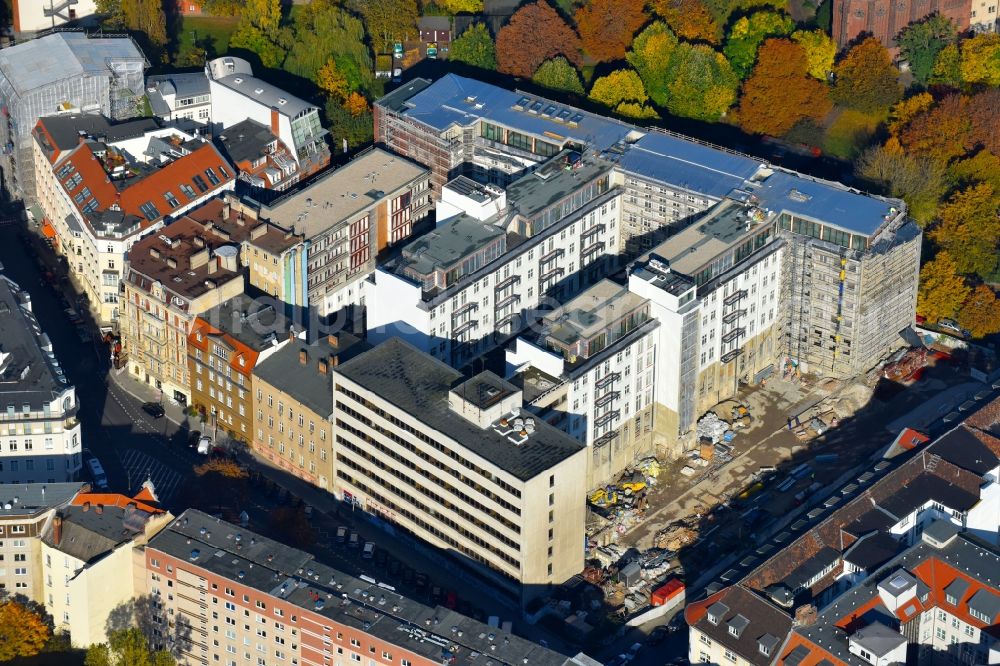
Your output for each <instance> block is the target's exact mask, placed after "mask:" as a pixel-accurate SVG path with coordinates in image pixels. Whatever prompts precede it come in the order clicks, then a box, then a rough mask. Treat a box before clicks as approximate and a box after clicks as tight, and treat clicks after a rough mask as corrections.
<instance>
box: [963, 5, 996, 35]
mask: <svg viewBox="0 0 1000 666" xmlns="http://www.w3.org/2000/svg"><path fill="white" fill-rule="evenodd" d="M969 5H970V6H969V29H970V30H972V31H973V32H996V31H997V28H998V27H1000V14H997V5H996V3H994V2H988V1H987V0H971V2H970V3H969Z"/></svg>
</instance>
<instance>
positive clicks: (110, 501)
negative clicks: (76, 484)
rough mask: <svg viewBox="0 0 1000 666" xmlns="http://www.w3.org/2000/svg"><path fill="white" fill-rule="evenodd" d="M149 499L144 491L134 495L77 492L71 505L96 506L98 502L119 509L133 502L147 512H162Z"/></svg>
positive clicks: (150, 498)
mask: <svg viewBox="0 0 1000 666" xmlns="http://www.w3.org/2000/svg"><path fill="white" fill-rule="evenodd" d="M151 500H152V497H149V496H147V495H144V493H141V492H140V493H139V494H138V495H136V496H135V497H129V496H128V495H122V494H120V493H79V494H78V495H77V496H76V497H74V498H73V502H72V505H73V506H83V505H85V504H91V505H93V506H96V505H98V504H100V505H102V506H113V507H117V508H119V509H124V508H125V507H127V506H128V505H129V504H135V505H136V508H137V509H140V510H142V511H145V512H147V513H163V509H160V508H159V507H155V506H153V505H152V504H148V503H147V502H149V501H151Z"/></svg>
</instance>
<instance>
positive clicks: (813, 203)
mask: <svg viewBox="0 0 1000 666" xmlns="http://www.w3.org/2000/svg"><path fill="white" fill-rule="evenodd" d="M753 191H754V194H756V195H757V197H758V198H759V200H760V206H761V207H762V208H767V209H770V210H772V211H779V212H780V211H785V212H788V213H791V214H792V215H797V216H800V217H803V218H807V219H810V220H814V221H817V222H822V223H824V224H829V225H833V226H835V227H838V228H840V229H842V230H844V231H850V232H853V233H857V234H864V235H866V236H871V235H872V234H873V233H875V232H876V231H877V230H878V229H879V227H881V226H882V225H883V224H885V223H886V222H887V221H889V219H891V218H892V217H895V213H892V212H891V209H895V210H896V211H897V212H898V211H899V210H900V209H901V208H902V205H903V204H902V202H901V201H897V200H894V199H884V198H881V197H875V196H872V195H870V194H863V193H861V192H857V191H852V190H850V189H848V188H847V187H845V186H844V185H841V184H839V183H831V182H824V181H821V180H815V179H812V178H809V177H808V176H803V175H801V174H797V173H790V172H787V171H775V172H774V173H773V174H771V175H770V176H769V177H768V178H767V180H765V181H764V182H763V183H761V184H760V185H759V186H758V187H755V188H754V190H753Z"/></svg>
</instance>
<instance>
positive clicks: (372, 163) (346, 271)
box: [260, 148, 431, 316]
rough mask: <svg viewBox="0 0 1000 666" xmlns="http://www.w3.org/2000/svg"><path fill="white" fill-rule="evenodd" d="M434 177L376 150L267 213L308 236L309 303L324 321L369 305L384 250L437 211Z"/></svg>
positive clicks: (263, 212) (263, 213) (304, 257)
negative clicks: (369, 286) (369, 284)
mask: <svg viewBox="0 0 1000 666" xmlns="http://www.w3.org/2000/svg"><path fill="white" fill-rule="evenodd" d="M429 183H430V172H429V171H428V170H427V169H426V168H424V167H422V166H420V165H418V164H414V163H413V162H411V161H409V160H407V159H403V158H401V157H399V156H397V155H392V154H391V153H387V152H386V151H384V150H381V149H378V148H373V149H371V150H369V151H366V152H364V153H362V154H361V155H358V156H357V157H355V158H354V159H353V160H351V161H350V162H349V163H348V164H346V165H345V166H343V167H341V168H339V169H337V170H335V171H331V172H329V173H327V174H325V175H323V176H322V177H321V178H319V179H318V180H316V182H314V183H312V184H311V185H309V186H308V187H306V188H303V189H301V190H298V191H296V192H294V193H291V194H289V195H287V196H285V197H282V198H280V199H277V200H275V201H273V202H272V203H270V204H269V205H267V206H265V207H263V208H262V209H261V213H260V214H261V217H264V218H266V219H268V220H270V221H271V222H273V223H274V224H277V225H278V226H281V227H284V228H286V229H292V230H294V231H295V232H296V233H298V234H300V235H302V236H303V237H304V238H305V245H304V250H303V253H302V255H301V261H302V263H303V265H305V266H306V267H307V276H308V277H307V280H308V301H307V302H308V304H309V306H310V307H311V309H312V311H313V312H314V313H315V314H317V315H319V316H328V315H330V314H332V313H335V312H337V311H339V310H341V309H343V308H346V307H349V306H359V305H364V294H363V292H362V288H361V281H362V280H364V279H365V278H367V277H368V276H369V275H370V274H371V273H372V271H373V270H375V261H376V258H377V257H378V255H379V253H380V252H383V251H384V250H386V249H387V248H389V247H391V246H394V245H398V244H400V243H403V242H405V241H406V240H408V239H409V238H410V237H411V236H412V235H413V233H414V225H418V224H419V223H420V222H421V221H422V220H423V219H424V218H425V217H426V216H427V214H428V213H429V211H430V208H431V190H430V185H429Z"/></svg>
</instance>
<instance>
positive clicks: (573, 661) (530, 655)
mask: <svg viewBox="0 0 1000 666" xmlns="http://www.w3.org/2000/svg"><path fill="white" fill-rule="evenodd" d="M217 555H218V556H217ZM144 558H145V567H146V580H145V590H146V593H147V594H148V595H149V596H151V597H152V598H153V599H154V600H155V602H156V607H157V613H156V614H155V620H156V621H157V622H158V623H159V631H160V636H162V637H163V641H162V643H160V645H158V646H157V647H167V646H168V645H170V646H171V647H173V648H174V649H175V652H176V653H177V654H178V662H179V663H181V664H186V665H196V664H201V665H205V666H207V665H208V664H215V663H218V664H225V665H226V666H233V665H234V664H257V665H258V666H264V665H267V664H303V665H312V664H315V665H320V664H331V663H334V664H335V663H338V662H340V661H343V663H349V662H356V663H359V664H360V663H368V664H370V665H372V664H374V665H378V666H439V665H440V664H441V663H442V662H443V661H447V662H448V663H450V664H454V665H455V666H472V665H473V664H476V663H479V660H482V659H484V658H485V655H489V661H490V662H492V663H493V664H496V665H497V666H523V665H524V664H525V663H526V662H527V663H530V664H537V665H538V666H574V665H576V666H584V665H586V666H600V665H599V662H596V661H594V660H592V659H590V658H589V657H587V656H586V655H584V654H578V655H577V656H576V657H572V658H570V657H566V656H565V655H562V654H559V653H557V652H555V651H552V650H549V649H548V648H545V647H542V646H540V645H538V644H536V643H532V642H530V641H527V640H525V639H523V638H520V637H518V636H515V635H513V634H510V633H509V632H505V631H503V630H500V629H497V628H495V627H493V628H491V627H488V626H486V625H485V624H482V623H480V622H477V621H475V620H472V619H470V618H467V617H464V616H462V615H459V614H458V613H455V612H453V611H449V610H447V609H445V608H442V607H440V606H439V607H437V608H430V607H428V606H424V605H422V604H420V603H417V602H415V601H413V600H412V599H409V598H407V597H405V596H402V595H400V594H399V593H397V592H395V590H394V588H393V587H392V585H390V584H388V583H378V582H376V581H375V579H374V578H372V577H371V576H370V575H362V576H361V577H359V578H356V577H354V576H351V575H348V574H346V573H344V572H342V571H339V570H337V569H333V568H332V567H329V566H327V565H326V564H323V563H322V562H318V561H316V559H315V558H314V557H313V556H312V555H310V554H309V553H306V552H303V551H301V550H297V549H295V548H289V547H288V546H286V545H284V544H282V543H278V542H275V541H273V540H271V539H268V538H266V537H264V536H262V535H260V534H256V533H253V532H250V531H248V530H246V529H242V528H239V527H237V526H236V525H232V524H230V523H226V522H219V521H218V520H216V519H215V518H212V517H211V516H209V515H207V514H204V513H202V512H200V511H196V510H193V509H189V510H187V511H185V512H184V513H183V514H181V515H180V516H179V517H178V518H176V519H175V520H173V521H172V523H171V524H170V526H169V527H167V529H164V530H162V531H161V532H160V533H159V534H157V535H156V536H155V537H153V539H152V540H151V541H150V543H149V544H148V545H147V546H146V548H145V552H144ZM168 639H169V641H168ZM170 641H173V643H172V644H171V642H170Z"/></svg>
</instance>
